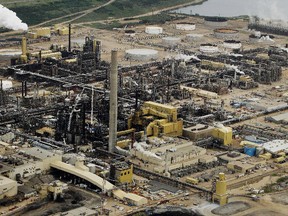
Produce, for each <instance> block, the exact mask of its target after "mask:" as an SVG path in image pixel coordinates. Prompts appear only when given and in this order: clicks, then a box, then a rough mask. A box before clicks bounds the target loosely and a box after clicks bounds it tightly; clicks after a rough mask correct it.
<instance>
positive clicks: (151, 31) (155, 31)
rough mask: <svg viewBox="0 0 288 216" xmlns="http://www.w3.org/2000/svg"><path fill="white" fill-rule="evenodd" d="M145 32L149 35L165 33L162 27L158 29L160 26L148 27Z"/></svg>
mask: <svg viewBox="0 0 288 216" xmlns="http://www.w3.org/2000/svg"><path fill="white" fill-rule="evenodd" d="M145 32H146V33H147V34H156V35H157V34H162V33H163V28H162V27H158V26H147V27H146V28H145Z"/></svg>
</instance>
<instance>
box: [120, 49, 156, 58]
mask: <svg viewBox="0 0 288 216" xmlns="http://www.w3.org/2000/svg"><path fill="white" fill-rule="evenodd" d="M125 58H127V59H129V60H132V61H150V60H156V59H157V58H158V51H157V50H152V49H129V50H126V52H125Z"/></svg>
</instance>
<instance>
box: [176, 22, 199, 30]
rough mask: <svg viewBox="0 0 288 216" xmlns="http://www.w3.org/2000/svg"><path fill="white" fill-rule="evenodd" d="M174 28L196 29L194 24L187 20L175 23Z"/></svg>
mask: <svg viewBox="0 0 288 216" xmlns="http://www.w3.org/2000/svg"><path fill="white" fill-rule="evenodd" d="M176 29H178V30H184V31H193V30H195V29H196V24H195V23H189V22H181V23H177V24H176Z"/></svg>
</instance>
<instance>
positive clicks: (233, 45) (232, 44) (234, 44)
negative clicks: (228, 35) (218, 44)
mask: <svg viewBox="0 0 288 216" xmlns="http://www.w3.org/2000/svg"><path fill="white" fill-rule="evenodd" d="M223 46H224V47H225V48H227V49H240V48H241V47H242V44H241V42H240V41H236V40H225V41H224V43H223Z"/></svg>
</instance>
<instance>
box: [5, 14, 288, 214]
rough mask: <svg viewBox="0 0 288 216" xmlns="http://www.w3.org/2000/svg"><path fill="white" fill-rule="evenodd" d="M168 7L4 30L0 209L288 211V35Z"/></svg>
mask: <svg viewBox="0 0 288 216" xmlns="http://www.w3.org/2000/svg"><path fill="white" fill-rule="evenodd" d="M166 13H169V12H166ZM170 16H171V17H173V19H171V20H169V21H166V22H165V23H158V24H153V25H152V24H145V23H140V22H139V23H138V24H137V25H135V20H134V22H133V24H129V21H131V20H132V21H133V19H132V18H131V20H129V19H126V20H125V19H122V20H121V22H123V23H125V27H124V28H114V29H113V30H105V29H95V28H91V27H88V26H84V25H83V26H82V25H81V24H69V23H64V24H55V25H53V26H46V27H37V26H36V27H31V28H30V27H29V28H28V29H27V31H25V32H21V33H20V34H19V33H18V34H16V35H13V34H12V35H9V34H7V35H6V33H4V34H3V35H2V34H0V215H7V216H8V215H13V216H14V215H23V216H25V215H29V216H30V215H35V216H36V215H47V216H48V215H51V216H52V215H86V216H88V215H91V216H92V215H131V216H132V215H140V214H141V215H164V213H165V212H167V211H168V212H170V214H171V215H236V216H237V215H287V212H288V211H287V206H285V205H287V204H288V196H287V189H288V175H287V167H288V166H287V164H288V160H287V158H288V157H287V154H288V141H287V139H288V128H287V122H288V104H287V102H288V83H287V77H288V61H287V58H288V44H287V43H288V42H287V38H286V36H285V35H284V34H283V31H280V30H279V29H278V30H277V28H274V27H273V28H272V27H271V28H270V27H269V26H268V25H264V24H260V23H251V22H249V21H247V20H245V19H226V18H222V17H204V18H203V17H200V16H189V15H179V14H178V15H177V14H173V13H170ZM135 19H136V18H135ZM266 29H268V30H267V31H265V30H266ZM286 31H287V30H286ZM278 33H279V34H278ZM283 35H284V36H283ZM173 212H174V213H173Z"/></svg>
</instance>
